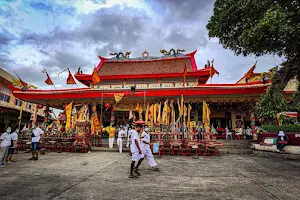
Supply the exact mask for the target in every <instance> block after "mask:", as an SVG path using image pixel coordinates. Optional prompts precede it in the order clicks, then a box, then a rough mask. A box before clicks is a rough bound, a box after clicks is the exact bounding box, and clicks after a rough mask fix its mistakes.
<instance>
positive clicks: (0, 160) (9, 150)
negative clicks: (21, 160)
mask: <svg viewBox="0 0 300 200" xmlns="http://www.w3.org/2000/svg"><path fill="white" fill-rule="evenodd" d="M17 131H18V130H17V129H15V128H11V127H8V128H7V129H6V132H5V133H3V134H2V135H1V136H0V141H1V144H0V167H4V166H5V165H6V163H12V162H13V160H12V155H13V153H14V152H15V149H16V148H17V141H18V134H17Z"/></svg>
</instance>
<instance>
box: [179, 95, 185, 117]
mask: <svg viewBox="0 0 300 200" xmlns="http://www.w3.org/2000/svg"><path fill="white" fill-rule="evenodd" d="M183 102H184V99H183V94H182V95H181V102H180V115H183V112H184V107H183Z"/></svg>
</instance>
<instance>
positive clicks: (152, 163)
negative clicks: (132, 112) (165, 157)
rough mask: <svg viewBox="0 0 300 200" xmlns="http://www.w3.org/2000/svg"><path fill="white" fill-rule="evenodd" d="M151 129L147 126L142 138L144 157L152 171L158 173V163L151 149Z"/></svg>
mask: <svg viewBox="0 0 300 200" xmlns="http://www.w3.org/2000/svg"><path fill="white" fill-rule="evenodd" d="M148 131H149V128H148V126H145V128H144V131H143V133H142V136H141V138H142V139H141V148H142V153H143V155H144V156H145V157H146V158H147V160H148V162H149V165H150V167H151V169H152V170H156V171H158V170H159V169H158V167H157V163H156V162H155V160H154V156H153V154H152V151H151V147H150V134H149V132H148Z"/></svg>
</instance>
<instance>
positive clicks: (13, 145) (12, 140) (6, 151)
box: [0, 124, 44, 167]
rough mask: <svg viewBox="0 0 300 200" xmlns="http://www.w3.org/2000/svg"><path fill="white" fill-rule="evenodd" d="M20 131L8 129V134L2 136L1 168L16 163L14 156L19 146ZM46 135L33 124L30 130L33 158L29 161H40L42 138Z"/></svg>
mask: <svg viewBox="0 0 300 200" xmlns="http://www.w3.org/2000/svg"><path fill="white" fill-rule="evenodd" d="M18 132H19V131H18V129H16V128H12V127H8V128H7V129H6V132H5V133H3V134H1V136H0V142H1V144H0V147H1V148H0V167H4V166H5V165H6V163H12V162H14V161H13V160H12V155H13V154H14V152H15V150H16V149H17V145H18ZM43 133H44V131H43V130H42V129H40V128H39V127H36V125H35V124H33V125H32V126H31V128H30V134H31V152H32V157H31V158H30V159H29V160H35V161H36V160H38V155H39V142H40V137H41V135H42V134H43Z"/></svg>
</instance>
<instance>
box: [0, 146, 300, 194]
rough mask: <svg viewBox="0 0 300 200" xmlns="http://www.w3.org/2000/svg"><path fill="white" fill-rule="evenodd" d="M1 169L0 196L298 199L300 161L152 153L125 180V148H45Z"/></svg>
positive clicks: (21, 154)
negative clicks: (153, 155)
mask: <svg viewBox="0 0 300 200" xmlns="http://www.w3.org/2000/svg"><path fill="white" fill-rule="evenodd" d="M29 157H30V154H29V153H23V152H20V153H18V154H16V155H15V157H14V158H15V160H16V163H12V164H8V165H7V166H5V167H3V168H0V199H1V200H4V199H22V200H23V199H101V200H104V199H118V200H121V199H122V200H123V199H124V200H126V199H154V200H156V199H172V200H173V199H185V200H186V199H247V200H250V199H300V193H299V191H300V162H299V161H289V160H281V159H274V158H262V157H256V156H254V155H232V154H230V155H227V154H226V155H222V156H219V157H199V158H192V157H178V156H175V157H171V156H163V157H162V158H161V159H158V158H156V161H157V162H158V164H159V166H160V169H161V170H160V171H159V172H155V171H152V170H151V169H150V166H149V164H148V163H147V160H145V161H144V162H143V164H142V165H141V167H140V172H141V174H142V176H141V177H139V178H138V179H129V178H128V175H129V174H128V173H129V165H130V156H129V155H128V153H122V154H119V153H117V152H93V153H91V154H82V153H60V154H59V153H46V155H41V156H40V159H39V161H29V160H28V158H29Z"/></svg>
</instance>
